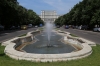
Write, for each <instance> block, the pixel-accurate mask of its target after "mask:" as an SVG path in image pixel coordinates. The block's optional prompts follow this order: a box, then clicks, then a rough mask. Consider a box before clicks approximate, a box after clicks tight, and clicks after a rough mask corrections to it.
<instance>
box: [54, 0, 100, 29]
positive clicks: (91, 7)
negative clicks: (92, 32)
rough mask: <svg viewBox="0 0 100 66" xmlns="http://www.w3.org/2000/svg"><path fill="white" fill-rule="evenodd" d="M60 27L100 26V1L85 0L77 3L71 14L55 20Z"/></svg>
mask: <svg viewBox="0 0 100 66" xmlns="http://www.w3.org/2000/svg"><path fill="white" fill-rule="evenodd" d="M55 23H56V24H58V25H88V26H89V27H90V29H92V28H93V27H94V25H100V0H83V1H82V2H79V3H77V4H76V5H75V6H74V7H73V8H72V9H71V10H70V11H69V13H67V14H65V15H63V16H61V17H59V18H58V19H57V20H55Z"/></svg>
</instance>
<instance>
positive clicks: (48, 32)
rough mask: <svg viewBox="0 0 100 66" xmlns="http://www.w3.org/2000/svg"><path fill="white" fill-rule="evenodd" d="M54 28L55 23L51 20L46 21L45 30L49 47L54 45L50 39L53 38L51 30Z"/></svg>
mask: <svg viewBox="0 0 100 66" xmlns="http://www.w3.org/2000/svg"><path fill="white" fill-rule="evenodd" d="M52 29H53V24H52V23H51V22H46V24H45V32H46V34H47V37H48V38H47V41H48V42H47V47H51V46H52V45H51V44H50V39H51V32H52Z"/></svg>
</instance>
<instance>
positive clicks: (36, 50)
mask: <svg viewBox="0 0 100 66" xmlns="http://www.w3.org/2000/svg"><path fill="white" fill-rule="evenodd" d="M36 33H39V32H29V33H28V34H27V36H25V37H22V38H19V37H16V38H14V39H11V40H8V41H6V42H4V43H3V45H7V46H6V48H5V50H4V52H5V54H6V55H8V56H9V57H11V58H14V59H16V60H28V61H34V62H56V61H68V60H75V59H80V58H84V57H87V56H89V55H90V54H91V53H92V48H91V47H90V46H89V45H88V44H91V43H90V42H89V41H85V43H81V45H79V46H81V47H82V49H81V50H79V51H75V52H72V51H74V50H75V48H73V47H72V46H70V45H68V44H66V43H67V41H66V40H64V41H63V42H66V43H63V42H61V40H59V39H61V38H62V36H61V35H62V34H61V35H58V34H56V33H54V32H53V33H52V37H51V43H50V45H51V46H49V47H48V46H47V43H48V42H47V39H46V38H44V39H43V37H46V35H45V34H44V33H42V34H40V35H37V36H33V35H35V34H36ZM57 33H58V32H57ZM63 34H64V33H63ZM64 36H65V34H64ZM66 36H69V33H68V34H67V33H66ZM33 37H35V39H34V38H33ZM69 37H70V36H69ZM20 39H21V40H23V41H21V40H20ZM40 39H41V40H40ZM75 39H76V38H75ZM78 39H80V38H78ZM31 40H32V41H34V40H37V41H36V42H34V43H32V44H30V45H27V46H25V47H24V48H22V50H24V51H25V52H21V51H17V50H15V47H16V45H17V44H18V45H19V44H23V42H24V43H26V42H30V41H31ZM43 40H45V41H43ZM81 40H82V41H84V40H83V39H81ZM68 43H69V44H74V43H70V42H68ZM74 45H77V44H74ZM40 49H41V50H40ZM62 49H63V50H62ZM47 51H48V52H47Z"/></svg>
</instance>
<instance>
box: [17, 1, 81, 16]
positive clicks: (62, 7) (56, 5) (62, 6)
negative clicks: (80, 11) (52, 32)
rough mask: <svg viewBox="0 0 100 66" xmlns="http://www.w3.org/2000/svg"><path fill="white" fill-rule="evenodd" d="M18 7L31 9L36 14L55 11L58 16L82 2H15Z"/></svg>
mask: <svg viewBox="0 0 100 66" xmlns="http://www.w3.org/2000/svg"><path fill="white" fill-rule="evenodd" d="M17 1H18V2H19V4H20V5H22V6H23V7H25V8H27V9H32V10H33V11H35V12H36V13H37V14H40V13H41V10H56V11H57V13H58V14H59V15H62V14H65V13H68V12H69V10H70V9H71V8H72V7H73V6H74V5H75V4H77V3H79V2H81V1H82V0H17Z"/></svg>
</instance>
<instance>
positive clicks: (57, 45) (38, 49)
mask: <svg viewBox="0 0 100 66" xmlns="http://www.w3.org/2000/svg"><path fill="white" fill-rule="evenodd" d="M35 38H36V39H37V41H36V42H34V43H32V44H29V45H27V46H25V47H24V48H23V49H22V50H24V51H25V52H27V53H36V54H59V53H60V54H61V53H70V52H73V51H75V48H74V47H72V46H71V45H69V44H64V42H62V41H61V40H63V39H61V38H62V36H61V35H58V34H57V33H55V32H52V33H51V39H50V41H48V39H47V35H46V33H45V32H43V33H41V34H40V35H37V36H35ZM48 42H49V46H48Z"/></svg>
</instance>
